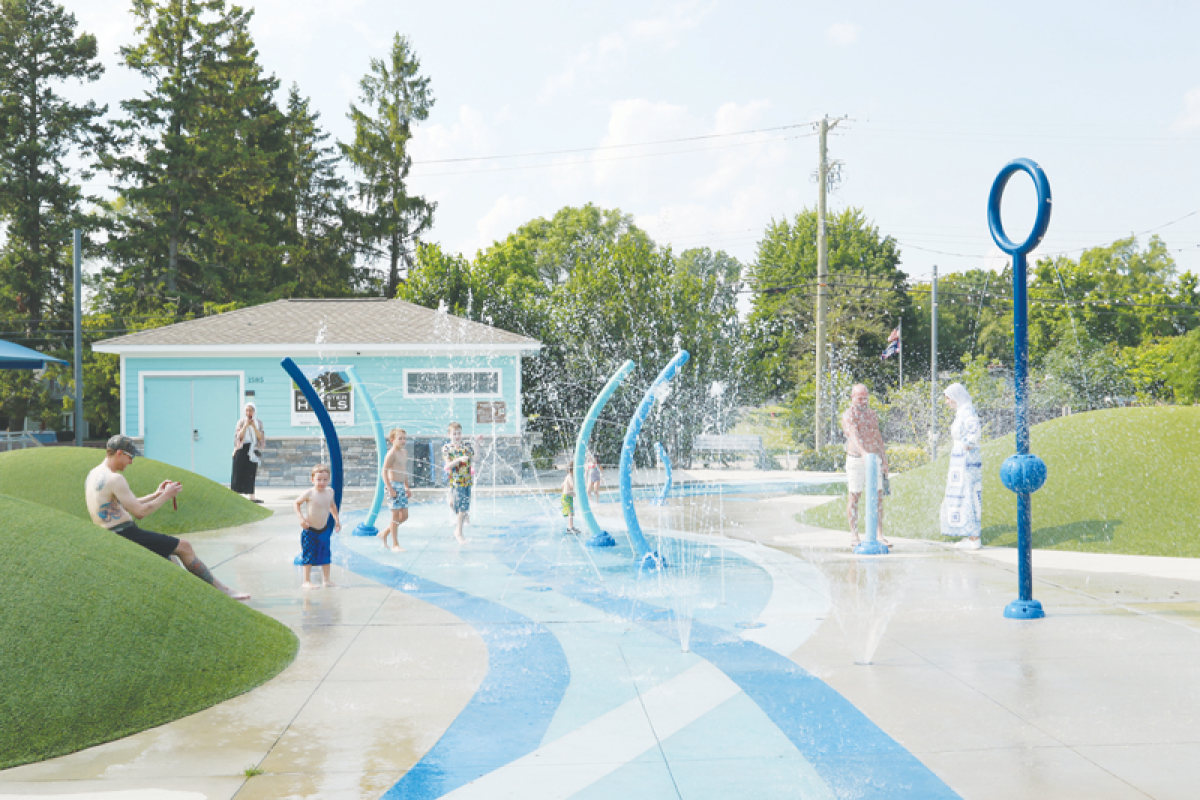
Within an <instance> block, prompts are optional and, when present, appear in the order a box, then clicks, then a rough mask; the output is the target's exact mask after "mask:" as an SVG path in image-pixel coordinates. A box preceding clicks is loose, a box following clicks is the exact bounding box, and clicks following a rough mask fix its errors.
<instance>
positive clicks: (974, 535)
mask: <svg viewBox="0 0 1200 800" xmlns="http://www.w3.org/2000/svg"><path fill="white" fill-rule="evenodd" d="M945 394H946V402H947V403H948V404H949V405H950V407H951V408H953V409H954V412H955V413H954V422H953V423H952V424H951V425H950V438H951V440H952V441H953V443H954V444H953V447H952V448H951V450H950V471H949V473H948V474H947V475H946V495H945V497H944V498H943V499H942V509H941V514H940V516H941V527H942V535H943V536H958V537H961V539H962V541H960V542H959V543H958V544H957V545H955V547H958V548H961V549H963V550H978V549H979V548H980V547H982V546H983V544H982V542H981V541H980V528H981V524H982V519H983V459H982V456H981V451H980V444H981V443H982V438H983V429H982V426H980V424H979V415H978V414H976V413H975V406H974V404H972V403H971V393H970V392H968V391H967V388H966V387H965V386H963V385H962V384H961V383H952V384H950V385H949V386H947V387H946V392H945Z"/></svg>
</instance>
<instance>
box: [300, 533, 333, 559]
mask: <svg viewBox="0 0 1200 800" xmlns="http://www.w3.org/2000/svg"><path fill="white" fill-rule="evenodd" d="M332 560H333V557H332V556H331V555H330V553H329V535H328V534H326V533H325V532H324V531H314V530H313V529H312V528H301V529H300V563H301V564H303V565H304V566H306V567H320V566H324V565H325V564H328V563H329V562H331V561H332Z"/></svg>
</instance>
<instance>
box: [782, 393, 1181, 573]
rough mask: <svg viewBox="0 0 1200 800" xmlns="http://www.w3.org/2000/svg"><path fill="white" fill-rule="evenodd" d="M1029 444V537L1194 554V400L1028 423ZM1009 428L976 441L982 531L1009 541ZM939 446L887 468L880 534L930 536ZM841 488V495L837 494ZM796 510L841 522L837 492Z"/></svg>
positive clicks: (943, 462) (1101, 549)
mask: <svg viewBox="0 0 1200 800" xmlns="http://www.w3.org/2000/svg"><path fill="white" fill-rule="evenodd" d="M1031 441H1032V445H1031V447H1030V450H1031V452H1033V453H1035V454H1036V455H1038V456H1040V457H1041V458H1042V459H1043V460H1044V461H1045V462H1046V466H1047V467H1048V468H1049V478H1048V480H1047V481H1046V485H1045V486H1043V487H1042V488H1041V489H1040V490H1039V491H1038V492H1036V493H1034V495H1033V546H1034V547H1036V548H1046V549H1053V550H1078V551H1082V552H1090V553H1122V554H1129V555H1154V556H1183V557H1189V558H1196V557H1200V529H1198V527H1197V519H1200V407H1186V406H1182V407H1181V406H1163V407H1157V408H1121V409H1112V410H1108V411H1094V412H1091V413H1087V414H1076V415H1074V416H1070V417H1062V418H1060V419H1056V420H1052V421H1050V422H1046V423H1043V424H1041V425H1036V426H1034V428H1033V429H1032V432H1031ZM1013 452H1015V446H1014V442H1013V437H1012V436H1011V435H1010V436H1005V437H1002V438H999V439H994V440H992V441H990V442H987V443H986V444H984V447H983V540H984V543H985V544H989V545H1001V546H1008V547H1015V546H1016V536H1017V534H1016V507H1017V504H1016V495H1014V494H1013V493H1012V492H1010V491H1008V490H1007V489H1005V488H1004V486H1003V485H1002V484H1001V483H1000V465H1001V463H1003V461H1004V459H1005V458H1007V457H1008V456H1010V455H1012V454H1013ZM948 463H949V459H948V456H947V455H945V454H943V455H942V456H941V457H940V458H939V459H938V460H937V461H936V462H934V463H932V464H928V465H926V466H923V467H920V468H917V469H914V470H912V471H911V472H907V473H905V474H903V475H897V476H895V477H893V478H892V482H891V483H892V494H891V496H890V497H888V498H887V500H886V502H885V506H884V507H885V523H886V524H885V532H886V534H887V535H888V536H906V537H914V538H922V539H940V538H941V537H940V535H939V530H938V508H939V506H940V505H941V501H942V493H943V490H944V488H945V480H946V470H947V467H948ZM842 496H843V497H845V495H844V494H843V495H842ZM798 519H800V521H802V522H806V523H809V524H813V525H821V526H823V527H828V528H834V529H838V530H846V529H847V527H848V526H847V524H846V517H845V502H844V501H840V502H839V501H835V502H833V503H829V504H828V505H824V506H820V507H818V508H815V509H812V510H810V511H807V512H805V513H803V514H801V515H799V517H798Z"/></svg>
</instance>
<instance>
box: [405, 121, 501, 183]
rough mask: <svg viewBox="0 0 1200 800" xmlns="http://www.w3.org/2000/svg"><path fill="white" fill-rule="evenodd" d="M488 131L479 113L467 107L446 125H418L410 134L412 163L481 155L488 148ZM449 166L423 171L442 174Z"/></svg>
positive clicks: (434, 167) (428, 168)
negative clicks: (411, 135) (443, 168)
mask: <svg viewBox="0 0 1200 800" xmlns="http://www.w3.org/2000/svg"><path fill="white" fill-rule="evenodd" d="M488 140H489V137H488V128H487V125H486V124H485V123H484V121H483V114H482V112H479V111H476V110H475V109H473V108H471V107H470V106H467V105H463V106H459V108H458V118H457V119H456V120H454V122H452V123H450V124H449V125H446V124H442V123H438V124H435V125H428V124H421V125H418V126H417V127H416V129H415V130H414V131H413V138H412V144H411V150H410V152H411V153H412V157H413V161H414V162H417V164H419V163H420V162H422V161H432V160H438V159H445V158H454V157H459V158H461V157H463V156H464V155H470V154H474V155H478V154H482V153H483V152H484V150H486V149H487V146H488ZM452 166H453V165H449V164H430V165H429V166H428V167H427V168H426V169H425V170H424V171H429V170H434V171H437V172H441V171H443V170H442V169H441V168H442V167H445V168H447V169H451V168H452Z"/></svg>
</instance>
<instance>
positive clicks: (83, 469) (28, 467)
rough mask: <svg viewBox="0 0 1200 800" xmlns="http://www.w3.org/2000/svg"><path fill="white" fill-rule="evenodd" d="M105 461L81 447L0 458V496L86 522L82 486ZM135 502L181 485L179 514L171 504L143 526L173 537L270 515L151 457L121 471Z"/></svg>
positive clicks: (205, 480)
mask: <svg viewBox="0 0 1200 800" xmlns="http://www.w3.org/2000/svg"><path fill="white" fill-rule="evenodd" d="M103 458H104V451H103V450H97V449H95V448H85V447H35V448H30V449H27V450H15V451H13V452H11V453H3V454H0V494H5V495H8V496H9V497H16V498H20V499H22V500H28V501H30V502H32V503H39V504H41V505H44V506H49V507H50V508H53V509H56V510H58V511H62V512H65V513H67V514H70V515H71V516H74V517H78V518H79V519H82V520H85V521H88V520H90V517H88V513H87V505H86V504H85V502H84V496H83V483H84V479H85V478H86V477H87V474H88V473H89V472H91V471H92V468H93V467H95V466H96V465H97V464H99V463H100V461H101V460H102V459H103ZM124 475H125V478H126V480H128V481H129V487H130V488H131V489H132V490H133V493H134V494H136V495H137V496H138V497H143V496H145V495H148V494H150V493H152V492H153V491H154V490H155V489H157V488H158V485H159V484H160V483H162V482H163V481H164V480H168V479H169V480H173V481H179V482H180V483H182V484H183V491H182V492H180V494H179V497H178V505H179V510H178V511H174V510H172V508H171V505H170V504H167V505H166V506H165V507H163V508H160V509H159V510H158V511H156V512H155V513H154V516H153V517H148V518H147V519H148V521H147V523H146V527H147V528H149V529H150V530H155V531H158V532H159V533H168V534H171V535H172V536H178V535H179V534H186V533H192V532H194V531H204V530H213V529H216V528H231V527H233V526H235V525H244V524H246V523H247V522H254V521H255V520H260V519H263V518H264V517H269V516H271V512H270V511H268V510H266V509H264V508H263V507H262V506H260V505H257V504H255V503H251V502H250V501H249V500H247V499H246V498H244V497H242V496H241V495H240V494H236V493H234V492H231V491H229V489H227V488H225V487H224V486H222V485H221V484H219V483H215V482H214V481H210V480H209V479H208V478H205V477H203V476H201V475H197V474H196V473H194V472H189V471H188V470H186V469H181V468H179V467H174V466H171V465H170V464H164V463H163V462H161V461H154V460H153V459H149V458H139V459H136V460H135V461H134V462H133V464H131V465H130V466H129V468H128V469H126V470H125V472H124Z"/></svg>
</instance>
